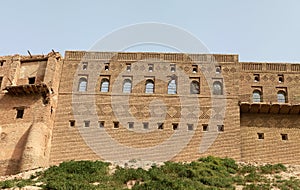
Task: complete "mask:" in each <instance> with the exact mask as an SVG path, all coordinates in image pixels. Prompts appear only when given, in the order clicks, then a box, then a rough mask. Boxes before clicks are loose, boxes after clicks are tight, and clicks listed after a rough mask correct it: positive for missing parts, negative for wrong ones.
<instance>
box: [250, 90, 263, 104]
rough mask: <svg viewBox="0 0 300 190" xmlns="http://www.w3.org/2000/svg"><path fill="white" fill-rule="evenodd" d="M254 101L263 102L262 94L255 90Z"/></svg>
mask: <svg viewBox="0 0 300 190" xmlns="http://www.w3.org/2000/svg"><path fill="white" fill-rule="evenodd" d="M252 101H253V102H261V101H262V97H261V92H260V91H259V90H254V91H253V93H252Z"/></svg>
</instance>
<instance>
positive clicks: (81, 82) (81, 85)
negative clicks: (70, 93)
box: [78, 77, 87, 92]
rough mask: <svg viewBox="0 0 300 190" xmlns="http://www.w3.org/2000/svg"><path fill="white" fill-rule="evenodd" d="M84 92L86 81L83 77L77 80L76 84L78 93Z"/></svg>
mask: <svg viewBox="0 0 300 190" xmlns="http://www.w3.org/2000/svg"><path fill="white" fill-rule="evenodd" d="M86 90H87V79H86V78H84V77H81V78H80V79H79V83H78V91H79V92H85V91H86Z"/></svg>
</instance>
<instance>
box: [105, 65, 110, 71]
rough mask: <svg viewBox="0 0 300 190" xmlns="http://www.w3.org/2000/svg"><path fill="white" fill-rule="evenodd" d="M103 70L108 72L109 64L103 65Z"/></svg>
mask: <svg viewBox="0 0 300 190" xmlns="http://www.w3.org/2000/svg"><path fill="white" fill-rule="evenodd" d="M104 70H105V71H108V70H109V63H105V65H104Z"/></svg>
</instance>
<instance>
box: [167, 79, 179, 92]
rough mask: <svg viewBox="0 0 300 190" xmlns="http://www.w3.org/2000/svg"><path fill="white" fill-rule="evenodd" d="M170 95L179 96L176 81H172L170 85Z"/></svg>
mask: <svg viewBox="0 0 300 190" xmlns="http://www.w3.org/2000/svg"><path fill="white" fill-rule="evenodd" d="M168 94H177V84H176V80H175V79H172V80H170V82H169V84H168Z"/></svg>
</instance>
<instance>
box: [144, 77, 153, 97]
mask: <svg viewBox="0 0 300 190" xmlns="http://www.w3.org/2000/svg"><path fill="white" fill-rule="evenodd" d="M145 93H146V94H153V93H154V82H153V80H151V79H148V80H146V85H145Z"/></svg>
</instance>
